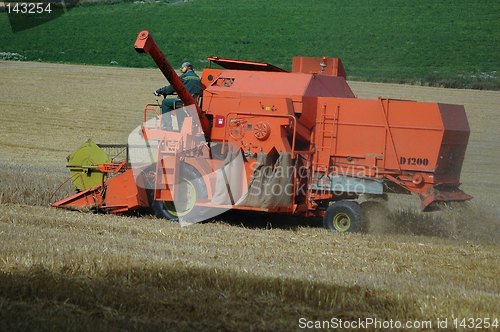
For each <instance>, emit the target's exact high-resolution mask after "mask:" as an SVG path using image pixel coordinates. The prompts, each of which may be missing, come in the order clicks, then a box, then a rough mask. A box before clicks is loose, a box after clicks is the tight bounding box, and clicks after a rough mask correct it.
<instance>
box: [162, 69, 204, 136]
mask: <svg viewBox="0 0 500 332" xmlns="http://www.w3.org/2000/svg"><path fill="white" fill-rule="evenodd" d="M180 71H181V73H182V75H181V76H179V77H180V78H181V80H182V82H183V83H184V85H185V86H186V88H187V89H188V91H189V93H191V95H192V96H193V95H195V94H201V93H203V89H202V88H201V80H200V77H199V76H198V75H196V73H195V72H194V71H193V65H192V64H190V63H189V62H184V63H183V64H182V67H181V69H180ZM174 93H175V90H174V88H173V87H172V86H171V85H167V86H165V87H163V88H161V89H158V90H156V91H155V92H154V95H155V96H159V95H163V96H168V95H173V94H174ZM179 106H182V101H181V99H180V98H179V97H177V98H165V99H163V101H162V103H161V113H162V115H161V119H162V127H164V128H165V130H172V116H171V114H170V112H171V111H172V110H173V109H174V108H177V107H179ZM177 116H178V118H177V119H178V121H177V124H178V125H179V129H180V127H181V126H182V122H183V121H182V120H183V119H184V116H183V115H181V114H177ZM180 120H181V121H180Z"/></svg>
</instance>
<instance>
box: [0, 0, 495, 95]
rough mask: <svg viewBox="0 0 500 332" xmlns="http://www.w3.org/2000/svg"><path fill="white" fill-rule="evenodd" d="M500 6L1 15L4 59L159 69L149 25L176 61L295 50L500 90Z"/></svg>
mask: <svg viewBox="0 0 500 332" xmlns="http://www.w3.org/2000/svg"><path fill="white" fill-rule="evenodd" d="M98 2H99V0H98ZM499 10H500V3H499V2H498V1H493V0H486V1H479V0H474V1H463V0H462V1H444V2H440V3H436V2H435V1H432V0H421V1H418V2H415V1H411V0H388V1H385V2H383V3H380V2H379V1H367V0H364V1H361V0H351V1H346V0H339V1H330V0H310V1H302V0H300V1H299V0H290V1H286V2H283V1H277V0H255V1H242V0H240V1H234V0H233V1H230V0H193V1H189V2H171V1H170V2H169V1H157V2H137V3H134V2H122V3H117V4H95V3H86V4H85V3H84V4H83V5H81V6H79V7H76V8H73V9H72V10H71V11H68V12H67V14H65V15H62V16H61V17H59V18H57V19H54V20H52V21H49V22H48V23H45V24H42V25H39V26H36V27H33V28H31V29H27V30H24V31H20V32H17V33H13V32H12V30H11V26H10V25H9V20H8V17H7V13H5V12H4V13H0V52H2V53H1V54H0V58H2V57H3V58H5V59H9V58H11V59H22V60H28V61H43V62H56V63H57V62H61V63H78V64H93V65H106V66H124V67H154V66H155V65H154V63H153V61H152V60H151V59H150V57H149V56H147V55H146V56H141V55H138V54H136V52H135V51H134V48H133V45H134V42H135V39H136V37H137V34H138V33H139V31H141V30H143V29H147V30H149V31H150V32H151V34H152V35H153V37H154V38H155V40H156V42H157V43H158V44H159V46H160V47H161V49H162V51H163V53H164V54H165V55H166V56H167V58H168V59H169V60H170V61H171V63H172V65H173V66H174V67H178V66H179V65H180V64H181V63H182V62H183V61H186V60H188V61H190V62H192V63H193V64H194V65H195V66H196V69H201V68H203V67H206V66H207V65H208V63H207V62H206V57H207V56H219V57H227V58H235V59H244V60H252V61H263V62H269V63H272V64H274V65H276V66H280V67H283V68H284V69H287V70H290V69H291V63H292V57H293V56H315V57H319V56H324V55H326V56H329V57H339V58H341V59H342V60H343V63H344V66H345V67H346V70H347V73H348V76H349V77H348V79H351V80H365V81H379V82H398V83H414V84H423V85H433V86H446V87H469V88H477V89H485V88H486V89H499V88H500V79H499V74H498V72H499V69H500V68H499V67H500V20H498V13H499ZM13 53H14V54H13Z"/></svg>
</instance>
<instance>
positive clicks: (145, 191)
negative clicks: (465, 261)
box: [53, 31, 471, 232]
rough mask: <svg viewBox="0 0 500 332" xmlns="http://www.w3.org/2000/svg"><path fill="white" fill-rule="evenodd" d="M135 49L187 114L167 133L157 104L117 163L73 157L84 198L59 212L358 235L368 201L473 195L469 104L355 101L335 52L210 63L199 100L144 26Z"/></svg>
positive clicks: (94, 151) (98, 154)
mask: <svg viewBox="0 0 500 332" xmlns="http://www.w3.org/2000/svg"><path fill="white" fill-rule="evenodd" d="M135 49H136V51H137V52H139V53H149V54H150V55H151V57H152V58H153V60H154V61H155V62H156V64H157V65H158V67H159V68H160V70H161V71H162V73H163V74H164V75H165V77H166V78H167V80H168V81H169V82H170V84H171V85H172V87H174V89H175V91H176V92H177V95H178V96H179V97H180V99H181V100H182V101H183V103H184V106H183V107H182V108H179V109H177V110H175V112H185V113H186V114H187V117H185V119H184V122H183V123H182V124H181V125H180V126H179V128H177V130H171V131H165V130H162V128H161V125H160V124H161V121H160V117H161V110H160V108H159V107H160V105H156V104H148V105H147V106H146V108H145V110H144V123H143V125H142V126H141V127H138V128H137V130H136V131H134V132H133V133H132V134H131V136H130V139H129V144H128V145H124V149H127V151H130V154H129V153H127V157H126V158H125V159H126V160H123V161H120V162H113V161H112V160H111V159H110V158H109V156H108V155H106V154H105V153H104V152H103V151H102V150H101V149H100V148H99V147H97V146H96V145H95V144H94V143H92V142H91V141H89V142H87V143H86V144H84V145H83V146H82V147H81V148H80V149H79V150H77V151H75V153H73V154H72V155H71V156H70V157H69V164H70V165H68V167H70V170H71V172H72V174H73V176H72V179H73V184H74V186H75V188H76V189H77V191H78V193H77V194H76V195H74V196H71V197H69V198H67V199H64V200H62V201H59V202H57V203H54V204H53V206H57V207H74V208H78V209H81V208H84V207H86V208H89V209H93V210H101V211H105V212H109V213H116V214H129V213H130V212H132V211H134V210H138V209H142V208H152V209H153V211H154V213H155V214H156V215H157V216H158V217H164V218H169V219H179V220H181V221H186V222H197V221H201V220H205V219H208V218H210V217H213V216H215V215H217V214H220V213H221V212H223V211H225V210H228V209H239V210H254V211H262V212H268V213H280V214H288V215H299V216H305V217H323V220H324V226H325V227H326V228H328V229H331V230H336V231H340V232H344V231H348V232H354V231H359V230H360V229H362V228H363V227H364V224H363V218H364V217H363V213H362V210H361V208H360V206H359V205H358V203H357V202H356V200H357V199H358V198H359V196H360V195H367V196H365V197H375V198H376V197H377V196H381V195H384V194H385V193H388V192H395V193H407V194H408V193H413V194H416V195H418V196H419V197H420V198H421V201H422V208H423V209H424V210H426V209H429V208H430V206H431V205H434V204H435V202H437V201H463V200H467V199H470V198H471V197H470V196H468V195H466V194H464V193H463V192H462V191H460V190H459V189H458V186H459V184H460V183H459V181H460V172H461V168H462V163H463V159H464V156H465V150H466V147H467V143H468V139H469V133H470V130H469V125H468V122H467V118H466V115H465V110H464V107H463V106H459V105H449V104H438V103H421V102H415V101H408V100H394V99H382V98H379V99H378V100H365V99H358V98H356V97H355V95H354V94H353V92H352V91H351V89H350V87H349V85H348V84H347V83H346V73H345V70H344V68H343V66H342V62H341V61H340V59H332V58H326V57H323V58H305V57H295V58H294V59H293V67H292V68H293V70H292V72H287V71H285V70H282V69H280V68H277V67H274V66H272V65H269V64H265V63H258V62H249V61H239V60H229V59H221V58H217V57H213V58H209V60H210V67H209V68H208V69H205V70H203V74H202V77H201V80H202V85H203V96H200V98H196V99H198V100H195V97H193V96H191V95H190V94H189V92H188V91H187V89H186V88H185V86H184V84H183V83H182V81H181V79H180V78H179V77H178V76H177V74H176V73H175V71H174V70H173V69H172V67H171V66H170V64H169V62H168V61H167V59H166V58H165V57H164V56H163V54H162V53H161V51H160V49H159V48H158V46H157V45H156V43H155V42H154V40H153V38H152V37H151V35H150V34H149V33H148V32H147V31H141V32H140V34H139V36H138V38H137V41H136V43H135ZM212 64H216V65H218V66H217V67H220V68H218V69H217V68H212V67H214V66H213V65H212ZM148 114H150V115H151V118H150V119H149V120H148ZM134 151H135V152H137V151H142V152H141V153H135V152H134Z"/></svg>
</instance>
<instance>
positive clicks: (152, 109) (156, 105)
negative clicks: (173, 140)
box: [144, 104, 161, 129]
mask: <svg viewBox="0 0 500 332" xmlns="http://www.w3.org/2000/svg"><path fill="white" fill-rule="evenodd" d="M149 106H155V107H161V105H160V104H147V105H146V106H145V107H144V128H146V122H147V117H146V112H147V111H155V113H156V114H158V116H159V117H160V118H161V114H160V112H158V111H157V110H156V108H148V107H149ZM157 128H158V122H157V120H155V129H157Z"/></svg>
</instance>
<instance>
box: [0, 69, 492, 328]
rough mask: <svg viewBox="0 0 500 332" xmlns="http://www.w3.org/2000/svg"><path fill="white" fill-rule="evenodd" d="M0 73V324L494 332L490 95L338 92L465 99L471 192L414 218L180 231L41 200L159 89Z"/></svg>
mask: <svg viewBox="0 0 500 332" xmlns="http://www.w3.org/2000/svg"><path fill="white" fill-rule="evenodd" d="M0 73H1V74H0V86H1V89H0V97H1V98H0V112H1V114H2V122H1V123H0V153H1V154H0V279H1V280H0V331H4V330H5V331H60V330H65V331H165V330H169V331H293V330H301V329H302V328H304V327H305V328H306V329H307V328H310V329H314V328H316V329H319V330H334V329H335V328H334V326H333V324H332V322H338V321H339V320H343V321H347V322H356V321H357V322H359V321H360V320H362V321H364V322H366V321H370V319H371V320H375V321H377V320H378V322H379V323H380V325H379V326H376V325H375V324H372V325H369V326H366V327H365V328H363V329H362V330H388V329H391V328H390V327H389V328H386V326H385V325H383V324H385V323H387V324H389V323H390V322H391V321H392V323H391V324H396V322H401V323H402V324H405V323H415V324H414V325H412V326H417V324H416V323H418V322H429V323H430V325H424V324H423V323H422V324H420V323H419V324H420V325H418V326H419V327H422V328H423V329H426V330H436V331H437V330H460V331H466V330H467V331H468V330H478V331H485V330H491V331H493V330H496V329H497V328H495V326H492V325H491V323H493V322H494V321H495V319H497V320H500V308H499V306H498V303H499V302H500V278H499V274H500V263H499V257H500V247H499V240H500V220H499V217H498V215H499V213H500V207H499V204H498V201H499V198H500V192H499V190H498V188H499V185H500V181H499V180H498V177H496V176H495V175H496V171H498V170H499V165H500V160H499V159H500V157H499V153H500V137H499V135H498V130H497V128H498V125H499V124H500V115H499V113H498V112H497V107H498V106H497V105H499V104H500V93H499V92H492V91H471V90H451V89H438V88H428V87H414V86H407V85H389V84H375V83H359V82H355V83H354V82H352V83H350V85H351V88H352V89H353V91H354V92H355V93H356V94H357V95H358V97H360V98H377V97H378V96H379V95H380V96H383V97H392V98H401V99H413V100H418V101H434V102H444V103H456V104H463V105H465V108H466V111H467V113H468V118H469V122H470V125H471V131H472V133H471V139H470V144H469V149H468V151H467V155H466V160H465V164H464V168H463V171H462V182H463V184H462V189H463V190H464V191H465V192H467V193H469V194H471V195H472V196H474V199H473V200H471V201H470V202H468V203H466V204H450V205H448V206H447V208H446V209H445V210H442V211H437V212H432V213H427V214H423V213H420V212H419V211H418V209H417V208H418V199H417V198H415V197H411V196H409V197H406V196H404V197H401V196H396V195H394V196H389V200H388V202H387V204H388V207H389V209H390V211H391V214H390V218H387V219H384V220H376V221H375V222H374V223H373V225H372V226H371V228H370V230H369V232H368V233H367V234H336V233H331V232H328V231H326V230H324V229H323V228H321V227H320V226H321V220H314V219H313V220H303V219H291V218H282V217H276V216H266V215H261V214H242V213H235V212H231V213H227V214H225V215H222V216H220V217H219V218H217V219H216V220H214V221H211V222H208V223H203V224H196V225H193V226H190V227H184V228H181V227H179V225H178V224H176V223H175V222H172V221H168V220H162V219H157V218H155V217H152V216H149V215H138V216H131V217H119V216H114V215H98V214H91V213H84V212H75V211H68V210H63V209H55V208H51V207H49V206H48V202H49V200H51V199H52V200H54V199H58V198H63V197H65V196H67V195H69V194H70V192H71V189H70V188H68V187H67V186H63V187H62V188H61V190H60V191H59V192H58V193H57V194H56V197H52V194H53V192H54V191H55V189H56V188H57V187H58V186H59V185H60V184H61V183H62V182H64V181H65V180H66V179H67V178H68V177H69V172H67V170H66V169H65V157H66V156H67V155H68V154H70V153H71V152H72V151H73V150H75V149H76V148H77V147H78V146H80V145H81V144H82V143H84V142H85V141H86V140H87V139H88V138H92V139H93V140H94V141H95V142H98V143H124V142H126V140H127V137H128V134H129V133H130V132H131V131H132V130H133V129H134V128H135V127H136V126H137V125H139V124H140V122H141V119H142V116H143V113H142V109H143V107H144V105H145V104H146V103H151V102H154V101H155V97H154V96H153V94H152V92H153V91H155V90H156V89H157V88H159V87H161V86H163V85H165V80H164V78H163V77H162V75H161V73H160V72H159V71H158V70H156V69H124V68H106V67H92V66H71V65H54V64H41V63H26V62H24V63H23V62H2V61H0ZM469 318H473V319H474V321H473V322H474V324H473V325H472V326H471V325H470V322H469V321H468V320H467V321H464V320H463V319H469ZM486 319H488V320H486ZM438 321H439V322H440V323H441V324H442V323H443V322H446V323H447V328H446V329H444V328H442V327H443V325H441V326H440V325H438ZM486 322H489V324H490V327H489V328H486V325H487V324H486ZM317 324H320V325H321V326H319V325H317ZM455 324H456V325H455ZM498 324H500V322H498ZM460 325H462V326H460ZM397 326H398V325H394V328H393V330H399V328H397ZM344 327H345V326H344ZM471 327H472V328H471ZM349 329H353V328H352V326H350V328H347V329H346V330H349ZM401 329H403V328H401ZM413 330H415V329H413Z"/></svg>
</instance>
